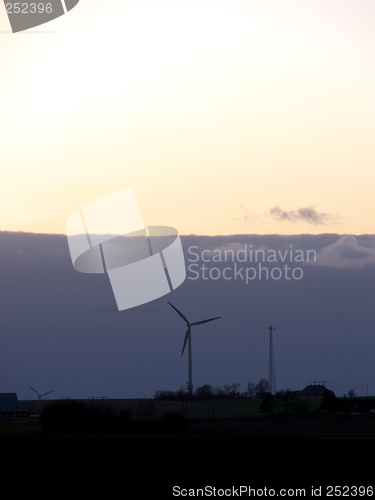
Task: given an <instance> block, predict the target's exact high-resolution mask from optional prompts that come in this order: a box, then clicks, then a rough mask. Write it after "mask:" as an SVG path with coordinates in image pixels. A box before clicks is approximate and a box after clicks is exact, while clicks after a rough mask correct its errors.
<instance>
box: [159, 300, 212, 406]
mask: <svg viewBox="0 0 375 500" xmlns="http://www.w3.org/2000/svg"><path fill="white" fill-rule="evenodd" d="M168 304H169V305H170V306H171V307H173V309H174V310H175V311H176V313H177V314H179V315H180V316H181V318H182V319H183V320H184V321H185V322H186V326H187V330H186V333H185V339H184V344H183V346H182V352H181V356H182V355H183V354H184V350H185V346H186V343H187V342H188V343H189V345H188V349H189V364H188V377H189V380H188V392H189V395H190V396H191V395H192V393H193V366H192V359H191V358H192V355H191V327H192V326H194V325H203V323H208V322H209V321H214V320H215V319H219V318H220V316H218V317H216V318H210V319H204V320H203V321H196V322H195V323H190V322H189V320H188V319H187V318H186V316H184V315H183V314H182V312H181V311H179V310H178V309H177V307H175V306H174V305H172V304H171V303H170V302H168Z"/></svg>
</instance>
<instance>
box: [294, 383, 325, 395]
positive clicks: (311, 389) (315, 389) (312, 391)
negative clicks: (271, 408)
mask: <svg viewBox="0 0 375 500" xmlns="http://www.w3.org/2000/svg"><path fill="white" fill-rule="evenodd" d="M327 395H332V396H334V392H333V391H330V390H329V389H327V387H325V386H324V385H321V384H317V385H312V384H310V385H307V386H306V387H305V388H304V389H303V390H302V391H296V396H297V397H323V396H327Z"/></svg>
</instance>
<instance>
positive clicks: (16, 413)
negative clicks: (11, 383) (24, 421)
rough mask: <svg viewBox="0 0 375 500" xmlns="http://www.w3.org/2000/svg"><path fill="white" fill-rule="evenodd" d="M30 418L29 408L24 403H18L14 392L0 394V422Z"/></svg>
mask: <svg viewBox="0 0 375 500" xmlns="http://www.w3.org/2000/svg"><path fill="white" fill-rule="evenodd" d="M27 417H30V407H29V404H28V403H26V402H25V401H18V397H17V394H16V393H15V392H1V393H0V421H3V420H4V419H10V418H12V419H19V418H27Z"/></svg>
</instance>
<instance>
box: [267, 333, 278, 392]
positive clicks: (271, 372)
mask: <svg viewBox="0 0 375 500" xmlns="http://www.w3.org/2000/svg"><path fill="white" fill-rule="evenodd" d="M268 329H269V331H270V358H269V361H268V384H269V391H270V393H271V394H275V392H276V374H275V359H274V355H273V339H272V333H273V332H274V331H275V330H276V328H275V327H274V326H272V325H271V326H269V327H268Z"/></svg>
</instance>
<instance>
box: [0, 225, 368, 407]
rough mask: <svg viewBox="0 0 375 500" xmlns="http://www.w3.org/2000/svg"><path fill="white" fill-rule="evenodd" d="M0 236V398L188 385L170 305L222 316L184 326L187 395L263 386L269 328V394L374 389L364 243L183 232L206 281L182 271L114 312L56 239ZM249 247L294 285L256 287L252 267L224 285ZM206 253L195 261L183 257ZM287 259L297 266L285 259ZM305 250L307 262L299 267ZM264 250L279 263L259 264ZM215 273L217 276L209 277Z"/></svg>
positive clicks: (100, 280)
mask: <svg viewBox="0 0 375 500" xmlns="http://www.w3.org/2000/svg"><path fill="white" fill-rule="evenodd" d="M0 238H1V242H0V244H1V246H0V251H1V288H0V290H1V299H0V307H1V323H0V325H1V335H0V392H17V394H18V396H19V398H21V399H28V398H31V399H33V398H34V393H33V392H32V391H31V390H30V389H29V388H28V384H29V385H31V386H32V387H34V388H36V389H37V390H38V391H39V392H40V393H44V392H47V391H49V390H52V389H54V393H53V394H51V395H50V397H52V396H54V397H65V396H71V397H83V398H84V397H92V396H108V397H114V398H115V397H143V395H144V394H145V395H146V397H152V396H153V395H154V393H155V391H156V390H159V389H170V390H176V389H178V388H179V387H180V386H182V385H185V383H186V381H187V357H185V355H184V357H183V358H181V356H180V354H181V347H182V342H183V337H184V334H185V324H184V322H183V321H182V320H181V318H180V317H179V316H178V315H177V314H176V313H175V311H173V309H172V308H171V307H170V306H169V305H168V303H167V301H168V300H169V301H170V302H172V303H173V304H174V305H176V306H177V307H178V308H179V309H180V310H181V311H182V312H183V313H184V314H185V315H186V316H187V317H188V318H189V320H191V321H199V320H201V319H205V318H210V317H214V316H221V319H220V320H218V321H215V322H212V323H208V324H206V325H202V326H198V327H196V328H195V329H193V383H194V386H195V387H198V386H200V385H203V384H204V383H209V384H211V385H213V386H214V387H215V386H223V385H224V384H231V383H234V382H239V383H240V384H241V386H240V390H245V389H246V384H247V382H257V381H258V380H259V379H260V378H263V377H264V378H266V377H267V370H268V366H267V363H268V326H269V325H270V324H271V323H273V324H274V325H275V326H276V332H275V340H274V348H275V365H276V384H277V389H283V388H292V389H301V388H303V387H304V386H305V385H307V384H308V383H309V382H310V381H314V380H316V381H321V380H326V381H329V384H328V387H329V388H331V389H332V390H334V391H335V392H336V394H337V395H342V394H343V393H344V392H347V391H348V389H351V388H354V389H355V392H356V393H358V394H362V395H364V394H365V393H366V387H365V384H368V385H369V392H370V394H374V393H375V380H374V376H375V373H374V362H373V360H374V353H375V340H374V337H375V336H374V333H375V332H374V323H375V314H374V307H373V304H374V291H375V285H374V284H375V265H374V263H375V258H374V256H375V236H373V235H362V236H355V237H354V236H349V235H347V236H342V235H337V234H322V235H318V236H313V235H299V236H278V235H267V236H259V235H235V236H217V237H207V236H183V237H182V244H183V248H184V252H185V257H186V264H187V266H190V265H191V264H195V267H194V268H193V269H195V270H197V269H200V267H201V266H202V265H204V266H206V269H205V273H206V274H205V276H206V277H207V276H208V278H209V279H203V276H202V274H201V271H200V270H199V278H198V279H191V278H196V277H197V274H196V273H195V274H194V273H193V272H192V271H191V269H192V268H190V270H189V268H188V271H187V279H186V281H185V282H184V283H183V285H181V286H180V287H179V288H178V289H176V290H175V291H174V292H173V293H171V294H169V295H167V296H165V297H161V298H160V299H158V300H156V301H154V302H150V303H148V304H144V305H142V306H139V307H137V308H134V309H131V310H127V311H122V312H118V311H117V308H116V303H115V299H114V296H113V293H112V290H111V287H110V284H109V280H108V277H107V276H106V275H92V274H82V273H78V272H76V271H75V270H74V269H73V267H72V264H71V259H70V255H69V250H68V244H67V239H66V236H64V235H43V234H29V233H12V232H1V233H0ZM192 247H193V250H192ZM189 248H190V251H189ZM244 249H246V250H247V252H248V255H247V259H248V260H247V262H242V257H243V255H244V253H243V252H242V253H241V250H242V251H243V250H244ZM250 249H251V250H253V251H255V250H263V253H261V252H259V253H258V260H260V259H261V258H262V256H263V255H265V256H266V261H265V262H261V263H260V264H261V266H262V267H263V268H265V267H267V268H268V271H269V272H271V271H272V269H273V268H275V267H278V268H280V269H281V268H283V267H284V266H285V265H287V266H289V267H290V269H291V270H292V269H294V268H296V267H298V268H300V269H302V271H303V276H302V277H301V278H300V274H298V273H297V274H296V275H295V276H296V277H297V278H298V279H293V278H292V279H286V278H285V277H284V276H283V277H281V278H280V279H272V278H269V279H268V280H267V279H266V272H265V271H263V274H262V279H259V278H258V277H256V278H254V272H252V274H249V276H252V277H253V279H251V280H248V283H246V280H245V279H244V278H245V275H244V271H243V274H242V275H243V276H244V278H241V275H240V274H237V276H236V279H235V278H234V276H235V270H234V264H236V265H237V273H238V270H239V268H240V267H242V268H243V269H246V268H247V267H253V268H254V269H256V270H257V271H259V262H254V260H253V262H250V261H249V255H250V254H249V251H250ZM204 250H206V251H205V252H204V254H203V256H204V259H205V260H204V261H203V260H202V259H201V258H199V261H198V262H192V261H193V260H194V261H195V260H196V259H197V257H196V254H198V255H199V256H200V255H201V252H202V251H204ZM291 250H293V252H295V253H294V254H293V255H294V256H297V255H299V261H294V260H293V261H292V262H291V261H290V259H289V256H290V254H289V253H287V252H290V251H291ZM308 250H310V251H312V250H314V251H315V252H316V262H314V260H313V259H312V260H311V261H310V262H306V261H305V262H303V261H301V258H302V256H306V252H307V251H308ZM279 251H280V252H279ZM297 251H299V252H297ZM237 252H240V253H237ZM278 252H279V253H278ZM275 254H276V256H277V261H276V262H275V261H274V257H271V259H270V260H269V261H267V258H268V257H269V256H272V255H275ZM220 255H221V256H222V259H221V260H220ZM233 255H234V261H233V260H232V256H233ZM310 255H314V254H313V253H311V254H310ZM225 257H226V262H225ZM237 257H239V260H238V259H237ZM284 257H285V258H284ZM253 258H254V255H253ZM282 258H284V261H282ZM214 259H215V260H214ZM206 261H207V262H206ZM257 266H258V267H257ZM213 268H216V269H215V271H211V276H212V278H213V279H210V277H209V273H210V270H212V269H213ZM225 268H227V271H226V274H225V276H226V277H227V278H228V279H224V278H223V275H222V274H220V273H222V272H223V271H224V269H225ZM196 272H197V271H196ZM290 272H291V271H290ZM219 274H220V277H219V278H218V276H219ZM274 276H275V277H276V278H277V276H278V273H277V272H276V273H275V274H274ZM217 278H218V279H217Z"/></svg>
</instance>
